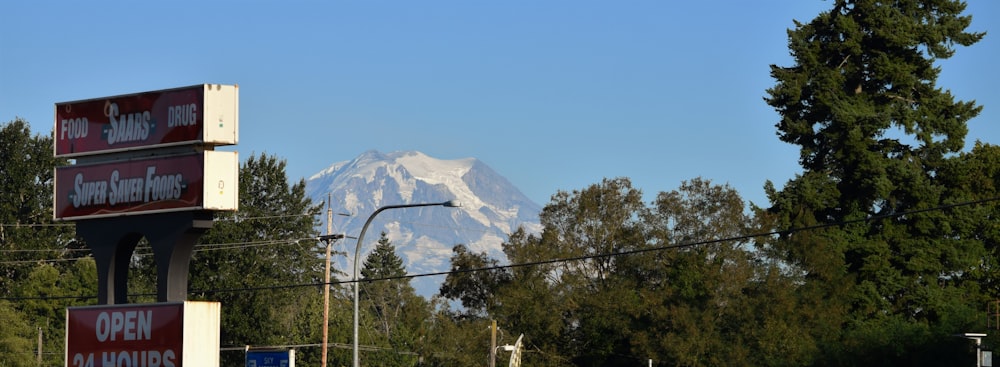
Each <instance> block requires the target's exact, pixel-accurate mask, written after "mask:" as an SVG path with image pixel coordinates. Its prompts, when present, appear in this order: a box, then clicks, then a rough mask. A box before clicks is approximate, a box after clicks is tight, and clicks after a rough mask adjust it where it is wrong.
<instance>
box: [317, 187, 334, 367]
mask: <svg viewBox="0 0 1000 367" xmlns="http://www.w3.org/2000/svg"><path fill="white" fill-rule="evenodd" d="M331 201H333V194H330V193H327V194H326V235H327V236H329V235H332V234H333V207H332V206H331V205H330V202H331ZM325 242H326V271H324V272H323V274H324V275H323V351H322V352H321V353H322V357H320V359H321V361H320V363H321V364H320V366H323V367H326V353H327V338H328V337H329V335H330V240H326V241H325Z"/></svg>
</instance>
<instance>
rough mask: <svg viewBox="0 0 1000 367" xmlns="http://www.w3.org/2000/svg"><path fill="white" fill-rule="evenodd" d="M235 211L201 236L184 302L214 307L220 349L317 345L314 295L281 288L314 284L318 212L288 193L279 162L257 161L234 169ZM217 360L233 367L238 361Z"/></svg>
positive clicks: (297, 189) (318, 302)
mask: <svg viewBox="0 0 1000 367" xmlns="http://www.w3.org/2000/svg"><path fill="white" fill-rule="evenodd" d="M239 206H240V209H239V211H238V212H236V213H221V214H218V215H217V216H216V217H217V219H216V221H215V224H214V226H213V227H212V229H210V230H209V231H208V233H206V234H205V235H204V236H202V238H201V240H200V243H201V245H199V247H198V248H197V250H196V253H195V255H194V257H193V259H192V260H191V264H190V267H191V275H190V277H189V279H190V281H189V282H190V287H191V289H192V290H193V291H195V292H196V294H194V295H193V296H192V298H194V299H205V300H213V301H218V302H220V303H221V304H222V335H221V337H222V339H221V344H222V345H223V346H244V345H251V346H273V345H297V344H307V343H315V342H318V341H319V340H320V335H319V329H318V328H315V327H313V326H312V325H321V324H322V318H321V317H322V307H321V306H322V292H321V290H322V289H321V288H319V287H296V288H287V287H286V286H288V285H302V284H315V283H319V282H321V281H322V274H323V258H322V257H321V256H320V250H321V247H320V246H319V245H320V244H319V242H318V241H316V234H315V232H314V227H315V224H316V223H314V218H315V214H316V213H318V212H319V206H318V205H314V204H313V203H312V202H311V201H310V200H309V198H308V197H306V196H305V183H304V182H302V181H300V182H298V183H297V184H294V185H289V183H288V179H287V177H286V174H285V162H284V161H282V160H278V159H277V158H275V157H271V156H267V155H264V154H261V155H259V156H251V157H249V158H247V160H246V162H245V163H244V164H243V165H242V167H241V168H240V205H239ZM150 271H151V270H150ZM269 287H274V288H269ZM198 291H206V292H198ZM318 356H319V350H318V349H311V350H307V351H302V352H300V353H299V354H297V355H296V357H297V359H301V360H302V363H315V362H313V361H318V360H319V358H318ZM222 358H223V364H224V365H235V364H240V363H242V360H243V354H242V352H239V353H223V354H222Z"/></svg>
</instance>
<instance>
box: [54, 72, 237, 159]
mask: <svg viewBox="0 0 1000 367" xmlns="http://www.w3.org/2000/svg"><path fill="white" fill-rule="evenodd" d="M206 89H208V92H206ZM216 89H217V91H212V90H211V88H209V87H207V85H195V86H191V87H185V88H178V89H169V90H162V91H154V92H146V93H139V94H130V95H123V96H116V97H106V98H97V99H91V100H85V101H77V102H64V103H57V104H56V106H55V128H54V132H55V155H56V156H67V157H70V156H82V155H89V154H97V153H109V152H115V151H127V150H132V149H144V148H151V147H158V146H171V145H180V144H191V143H198V142H203V141H206V140H211V139H206V138H205V137H206V131H207V130H206V127H205V123H206V122H209V121H208V120H206V117H205V116H206V115H207V114H212V116H213V118H214V116H220V118H221V116H222V115H225V116H226V118H227V119H229V120H230V121H222V122H218V124H217V125H224V124H226V123H228V126H226V127H225V128H226V129H235V128H236V121H235V119H236V117H235V112H233V111H234V109H235V108H236V107H235V103H236V102H235V98H236V97H235V88H234V87H231V86H225V88H224V89H223V86H217V88H216ZM206 93H208V94H211V96H212V97H213V98H212V99H211V101H213V102H218V104H216V103H211V102H210V103H206ZM222 94H226V96H228V97H229V98H228V99H226V98H222V97H221V95H222ZM216 97H218V98H216ZM220 110H226V111H228V112H222V111H220ZM212 123H213V124H215V123H216V121H212ZM218 129H219V126H215V125H213V126H212V128H211V131H212V132H215V131H217V130H218ZM227 131H228V130H227ZM233 131H235V130H233ZM232 134H235V133H231V135H232ZM209 135H213V134H209ZM231 139H235V136H232V137H231ZM228 143H229V144H234V143H235V141H229V142H228Z"/></svg>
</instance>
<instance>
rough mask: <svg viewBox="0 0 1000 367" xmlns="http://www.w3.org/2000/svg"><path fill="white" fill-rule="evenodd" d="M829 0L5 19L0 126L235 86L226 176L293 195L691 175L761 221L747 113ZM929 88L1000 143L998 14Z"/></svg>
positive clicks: (175, 10) (180, 9)
mask: <svg viewBox="0 0 1000 367" xmlns="http://www.w3.org/2000/svg"><path fill="white" fill-rule="evenodd" d="M830 6H831V2H830V1H807V0H772V1H682V2H675V1H663V0H657V1H587V0H584V1H566V0H552V1H204V2H202V1H155V2H154V1H116V2H104V1H66V2H54V1H5V2H3V3H0V15H2V19H3V27H2V28H0V121H3V122H6V121H10V120H13V119H14V118H15V117H23V118H25V119H27V120H28V121H29V122H31V125H32V129H33V131H34V132H36V133H43V134H48V133H50V132H51V130H52V118H53V104H54V103H56V102H65V101H72V100H78V99H87V98H96V97H102V96H109V95H116V94H124V93H133V92H141V91H148V90H156V89H165V88H172V87H179V86H187V85H193V84H201V83H220V84H238V85H239V86H240V114H241V115H240V120H241V121H240V144H239V146H237V147H236V148H235V150H238V151H239V152H240V154H241V158H244V159H245V158H246V157H247V156H249V155H250V154H256V153H261V152H266V153H268V154H272V155H275V156H278V157H280V158H283V159H286V160H287V161H288V174H289V176H290V177H291V178H292V179H297V178H307V177H309V176H310V175H312V174H314V173H316V172H318V171H320V170H322V169H324V168H326V167H327V166H328V165H329V164H331V163H333V162H336V161H341V160H348V159H351V158H354V157H355V156H357V155H359V154H361V153H362V152H364V151H366V150H370V149H376V150H380V151H383V152H389V151H397V150H419V151H422V152H424V153H426V154H428V155H430V156H432V157H436V158H441V159H456V158H466V157H475V158H478V159H480V160H482V161H483V162H485V163H486V164H488V165H490V166H491V167H493V168H494V169H495V170H496V171H497V172H498V173H500V174H501V175H503V176H505V177H507V178H508V179H509V180H510V181H511V182H512V183H513V184H514V185H515V186H517V187H518V188H520V189H521V190H522V191H523V192H524V193H525V194H526V195H528V197H529V198H531V199H532V200H534V201H536V202H537V203H539V204H541V205H545V204H546V203H548V201H549V198H550V196H551V195H553V194H555V193H556V192H557V191H558V190H564V191H570V190H575V189H581V188H584V187H587V186H589V185H591V184H594V183H598V182H600V181H601V179H602V178H605V177H608V178H610V177H621V176H624V177H629V178H631V179H632V180H633V184H634V185H635V186H636V187H638V188H640V189H642V190H643V191H644V193H645V194H646V196H647V197H648V198H651V197H652V196H653V195H654V194H655V193H657V192H660V191H669V190H673V189H675V188H677V187H678V185H679V184H680V182H681V181H682V180H686V179H691V178H695V177H704V178H707V179H711V180H713V181H714V182H716V183H728V184H730V185H732V186H733V187H735V188H736V189H737V190H739V192H740V193H741V194H742V195H743V196H744V198H745V199H748V200H752V201H754V202H756V203H757V204H760V205H764V206H766V204H767V203H766V202H765V198H764V195H763V189H762V186H763V184H764V181H765V180H768V179H770V180H772V181H774V182H775V184H776V185H777V186H778V187H781V186H783V185H784V183H785V182H786V181H787V180H788V179H789V178H791V177H793V175H794V174H795V173H797V172H799V171H800V170H799V166H798V164H797V157H798V152H797V150H796V149H795V147H793V146H790V145H787V144H785V143H782V142H781V141H779V140H778V139H777V137H776V135H775V128H774V124H775V122H776V121H777V119H778V116H777V114H776V113H775V112H774V110H772V109H771V108H770V107H768V106H767V105H766V104H765V103H764V102H763V100H762V97H763V96H764V95H765V89H767V88H768V87H771V86H773V85H774V81H773V80H772V79H771V78H770V76H769V74H768V65H769V64H779V65H790V64H791V59H790V57H789V56H788V50H787V37H786V33H785V31H786V29H787V28H790V27H792V25H793V23H792V20H793V19H798V20H801V21H809V20H811V19H812V18H814V17H815V16H816V15H817V14H818V13H819V12H820V11H822V10H825V9H827V8H829V7H830ZM967 12H968V13H970V14H972V15H973V16H974V20H973V25H972V27H971V30H975V31H988V32H989V34H988V35H987V37H986V39H984V40H983V41H982V42H980V43H978V44H977V45H975V46H973V47H971V48H960V49H959V50H958V53H957V55H956V56H955V57H954V58H953V59H950V60H946V61H945V62H944V63H942V64H941V65H942V66H943V68H944V70H943V74H942V76H941V78H940V79H939V81H938V84H939V86H941V87H943V88H945V89H950V90H951V91H952V93H953V94H955V95H956V96H957V97H958V98H960V99H965V100H968V99H975V100H977V101H978V102H979V103H980V104H981V105H984V106H985V109H984V111H983V113H982V114H981V115H980V117H978V118H976V119H975V120H973V121H971V123H970V133H969V136H968V143H969V144H970V145H971V144H972V142H974V141H975V140H977V139H978V140H982V141H985V142H990V143H994V144H997V143H1000V141H998V140H1000V139H998V138H1000V125H998V123H1000V113H998V112H997V111H998V110H1000V92H998V91H997V88H1000V71H998V68H997V63H998V60H1000V41H998V37H1000V29H998V27H1000V4H998V3H997V2H996V1H994V0H971V1H969V8H968V9H967Z"/></svg>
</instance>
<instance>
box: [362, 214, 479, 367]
mask: <svg viewBox="0 0 1000 367" xmlns="http://www.w3.org/2000/svg"><path fill="white" fill-rule="evenodd" d="M421 206H443V207H448V208H458V207H461V206H462V204H461V203H460V202H458V201H455V200H448V201H445V202H443V203H419V204H402V205H386V206H383V207H381V208H378V209H376V210H375V212H374V213H372V215H371V216H369V217H368V220H367V221H365V226H364V227H361V234H360V235H358V244H357V246H355V247H354V367H360V366H361V360H360V359H359V358H358V293H359V292H358V289H359V288H360V286H361V283H360V282H358V257H359V255H360V254H361V244H362V243H363V242H364V240H365V232H366V231H368V225H369V224H371V223H372V220H373V219H375V216H376V215H378V213H381V212H383V211H386V210H389V209H402V208H415V207H421Z"/></svg>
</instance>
